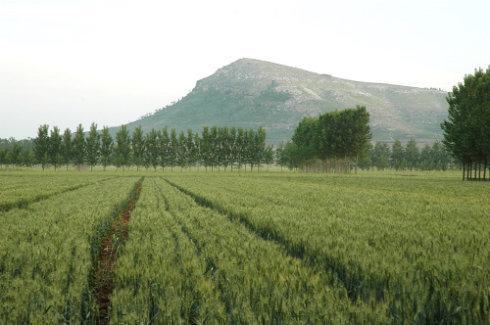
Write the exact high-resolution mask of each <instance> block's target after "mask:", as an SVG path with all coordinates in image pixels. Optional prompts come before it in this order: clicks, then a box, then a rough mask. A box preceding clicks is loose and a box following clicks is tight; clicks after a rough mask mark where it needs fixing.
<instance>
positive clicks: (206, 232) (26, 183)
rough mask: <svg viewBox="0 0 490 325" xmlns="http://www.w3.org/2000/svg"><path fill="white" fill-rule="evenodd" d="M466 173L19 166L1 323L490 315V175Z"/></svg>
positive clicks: (465, 319)
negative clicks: (110, 252) (480, 177)
mask: <svg viewBox="0 0 490 325" xmlns="http://www.w3.org/2000/svg"><path fill="white" fill-rule="evenodd" d="M460 177H461V175H460V172H409V171H405V172H394V171H389V172H388V171H387V172H358V173H356V174H350V175H320V174H305V173H294V172H289V171H279V170H269V171H267V170H266V169H264V170H262V171H260V172H256V171H254V172H250V171H247V172H245V171H243V170H242V171H232V172H230V171H214V172H211V171H208V172H205V171H204V170H200V171H198V170H194V171H189V170H184V171H180V169H175V171H165V172H162V171H156V172H154V171H153V170H148V171H139V172H138V171H136V170H135V169H131V170H126V171H122V170H115V169H114V170H108V171H105V172H103V171H101V170H97V171H94V172H89V171H82V172H77V171H63V170H58V171H56V172H55V171H53V170H51V171H44V172H42V171H41V170H37V169H20V170H10V171H9V170H4V171H1V172H0V219H1V221H2V227H0V323H5V324H22V323H23V324H28V323H33V324H41V323H43V324H56V323H74V324H75V323H93V322H97V320H98V317H100V314H101V313H108V314H109V315H110V317H108V318H109V319H110V322H111V323H113V324H136V323H144V324H147V323H155V324H225V323H226V324H329V323H331V324H352V323H370V324H385V323H389V324H402V323H405V324H411V323H427V324H434V323H442V324H446V323H454V324H476V323H487V324H488V323H490V236H489V234H490V187H489V184H487V183H485V182H462V181H461V179H460ZM124 211H125V212H124ZM124 216H125V217H126V218H127V219H125V220H126V224H125V225H124V229H123V230H121V229H120V228H114V227H115V226H114V224H116V221H117V220H118V219H120V218H122V217H124ZM111 225H112V226H111ZM111 227H112V228H111ZM111 229H113V230H111ZM107 234H109V237H108V238H109V239H107V238H106V237H107ZM104 236H105V237H104ZM104 238H106V239H105V241H104ZM107 240H109V241H110V242H108V241H107ZM102 242H104V243H105V244H104V245H102V244H101V243H102ZM104 247H112V248H115V249H114V252H115V254H116V255H117V256H110V257H106V259H107V260H110V261H112V262H111V263H112V264H110V265H111V267H110V268H109V269H110V274H108V275H107V277H109V278H110V283H109V284H108V285H110V289H111V290H110V292H111V293H110V295H111V297H110V304H108V305H107V310H106V311H101V310H99V309H100V306H101V303H100V301H99V303H97V301H98V299H102V298H101V297H100V295H101V293H100V292H101V291H104V290H101V289H100V287H101V285H100V283H98V282H103V281H104V280H103V279H102V278H103V277H101V276H100V275H98V272H97V270H98V269H100V265H99V264H100V263H103V260H104V258H103V257H101V256H104V252H102V251H101V250H103V249H104ZM101 261H102V262H101ZM107 263H109V262H107ZM106 269H108V268H107V267H106ZM98 288H99V289H98ZM102 305H104V304H102Z"/></svg>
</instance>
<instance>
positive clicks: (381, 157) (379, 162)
mask: <svg viewBox="0 0 490 325" xmlns="http://www.w3.org/2000/svg"><path fill="white" fill-rule="evenodd" d="M390 157H391V152H390V148H389V147H388V145H387V144H386V143H381V142H377V143H376V144H375V145H374V149H373V151H372V157H371V161H372V164H373V166H374V167H376V169H378V170H383V169H386V168H389V167H390Z"/></svg>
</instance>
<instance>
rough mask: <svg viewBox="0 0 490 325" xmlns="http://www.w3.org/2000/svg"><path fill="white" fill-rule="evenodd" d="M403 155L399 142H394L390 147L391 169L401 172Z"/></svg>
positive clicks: (403, 162)
mask: <svg viewBox="0 0 490 325" xmlns="http://www.w3.org/2000/svg"><path fill="white" fill-rule="evenodd" d="M404 158H405V153H404V150H403V146H402V144H401V142H400V140H395V142H394V143H393V145H392V147H391V167H392V168H394V169H396V170H401V169H403V168H404V167H405V159H404Z"/></svg>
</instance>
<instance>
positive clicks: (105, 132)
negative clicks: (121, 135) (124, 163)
mask: <svg viewBox="0 0 490 325" xmlns="http://www.w3.org/2000/svg"><path fill="white" fill-rule="evenodd" d="M100 140H101V141H100V161H101V163H102V166H103V167H104V170H106V167H107V166H108V165H109V164H110V162H111V156H112V152H113V150H114V140H113V139H112V136H111V133H110V132H109V128H108V127H107V126H104V127H103V128H102V134H101V136H100Z"/></svg>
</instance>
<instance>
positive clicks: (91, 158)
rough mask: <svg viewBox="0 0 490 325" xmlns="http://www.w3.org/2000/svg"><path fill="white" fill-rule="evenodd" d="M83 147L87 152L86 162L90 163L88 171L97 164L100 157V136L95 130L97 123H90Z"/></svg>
mask: <svg viewBox="0 0 490 325" xmlns="http://www.w3.org/2000/svg"><path fill="white" fill-rule="evenodd" d="M85 148H86V153H87V162H88V164H89V165H90V171H92V170H93V167H94V166H95V165H97V163H98V162H99V157H100V136H99V132H97V124H95V123H92V125H90V130H89V132H88V136H87V140H86V142H85Z"/></svg>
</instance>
